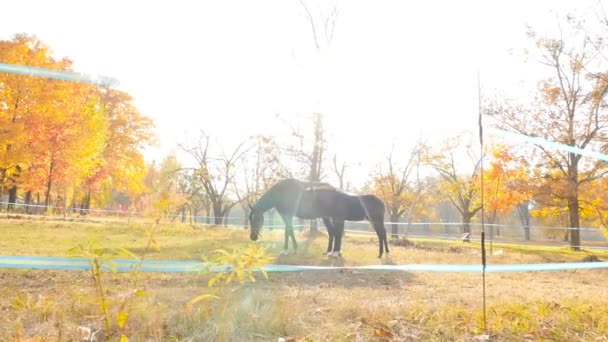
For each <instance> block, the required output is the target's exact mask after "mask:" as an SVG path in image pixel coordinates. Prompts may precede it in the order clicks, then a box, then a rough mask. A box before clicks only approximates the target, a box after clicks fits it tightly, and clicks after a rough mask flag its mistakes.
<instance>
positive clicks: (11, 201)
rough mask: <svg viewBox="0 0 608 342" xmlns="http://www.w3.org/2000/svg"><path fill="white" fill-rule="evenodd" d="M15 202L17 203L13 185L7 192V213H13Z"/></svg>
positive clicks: (15, 188) (15, 189) (15, 187)
mask: <svg viewBox="0 0 608 342" xmlns="http://www.w3.org/2000/svg"><path fill="white" fill-rule="evenodd" d="M16 202H17V186H16V185H13V187H12V188H10V189H9V190H8V206H7V208H6V209H7V211H14V210H15V203H16Z"/></svg>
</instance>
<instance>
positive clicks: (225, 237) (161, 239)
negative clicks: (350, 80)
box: [0, 219, 608, 341]
mask: <svg viewBox="0 0 608 342" xmlns="http://www.w3.org/2000/svg"><path fill="white" fill-rule="evenodd" d="M151 227H152V224H151V223H150V224H141V223H140V224H132V225H129V224H126V223H93V222H89V223H83V222H62V221H39V220H16V219H15V220H12V219H1V220H0V232H1V233H0V234H1V236H2V238H1V239H0V254H2V255H46V256H69V255H70V253H69V252H68V250H69V249H70V248H71V247H74V246H75V245H77V244H79V243H85V242H87V241H89V240H97V241H98V242H99V243H100V244H101V245H103V246H105V247H125V248H128V249H129V250H130V251H132V252H133V253H135V254H138V253H142V252H143V251H144V250H145V246H146V244H147V241H148V240H147V238H146V230H148V229H150V228H151ZM263 234H264V235H263V237H262V240H261V241H260V242H259V243H260V244H263V245H264V246H266V247H268V249H269V251H270V253H271V255H273V256H275V258H274V260H273V261H272V263H273V264H300V265H347V266H348V265H372V264H379V263H381V262H384V263H386V262H389V263H393V264H410V263H413V264H420V263H442V264H475V263H479V259H480V256H479V251H478V250H479V245H478V244H475V243H471V244H463V243H462V242H446V241H433V240H414V242H415V245H414V246H409V247H402V246H397V245H396V243H393V244H391V258H390V260H388V261H386V260H383V261H380V260H378V259H377V258H376V257H375V256H376V253H377V243H376V242H375V239H374V237H373V236H372V235H369V236H368V235H355V234H348V233H347V236H346V238H345V241H344V243H343V249H344V251H343V254H344V258H343V259H342V260H336V259H329V258H327V257H324V256H322V255H321V253H322V252H323V251H324V249H325V247H326V243H327V238H326V235H325V234H320V235H318V236H310V235H309V234H307V233H302V232H300V233H298V234H297V238H298V242H299V247H300V248H299V250H298V253H297V254H295V255H289V256H286V257H279V256H278V253H279V251H280V250H281V249H282V241H283V235H282V231H280V230H275V231H268V230H264V232H263ZM155 240H156V241H157V242H158V244H159V245H160V250H159V251H154V252H152V253H150V254H149V255H147V256H146V258H147V259H155V260H199V259H200V257H201V256H203V255H208V256H209V255H211V254H212V252H213V251H214V250H216V249H218V248H222V249H225V250H232V249H235V248H242V247H245V246H247V245H248V244H249V243H250V241H249V237H248V231H246V230H244V229H242V228H234V229H225V228H217V227H210V228H205V229H196V230H195V229H193V228H191V227H188V226H179V225H161V226H159V227H158V228H157V231H156V233H155ZM494 250H495V251H496V250H502V252H503V253H502V255H496V256H490V257H489V262H490V263H501V264H503V263H540V262H542V263H544V262H565V261H581V260H582V259H583V258H585V257H587V256H589V255H594V256H596V257H598V258H599V259H601V260H608V253H606V252H601V251H583V252H572V251H570V250H568V249H566V248H556V247H537V246H506V245H497V244H495V245H494ZM136 276H137V277H139V279H138V282H139V283H140V284H141V286H143V287H144V288H145V290H146V291H147V296H145V297H143V298H141V300H138V301H137V302H136V303H135V304H134V305H133V307H132V308H131V311H130V315H129V320H128V323H127V326H126V331H127V332H128V335H129V337H130V339H131V340H133V341H138V340H140V341H171V340H173V341H277V340H278V339H279V338H284V339H285V340H286V341H290V340H291V341H389V340H392V341H417V340H421V341H469V340H476V339H478V338H479V335H481V334H483V333H484V331H483V330H482V321H483V316H482V299H481V293H482V287H481V276H480V275H477V274H462V273H430V272H413V273H409V272H385V271H363V270H340V271H337V270H336V271H322V272H317V271H315V272H295V273H284V274H281V273H271V274H269V279H264V278H258V281H256V282H255V283H246V284H245V285H239V284H230V285H218V286H215V287H214V288H211V289H210V288H208V287H207V281H208V279H209V276H208V275H205V274H201V275H199V274H160V273H154V274H139V275H136ZM130 277H134V275H131V274H129V273H120V274H111V273H108V274H106V275H105V278H104V279H105V282H106V283H107V291H108V296H113V297H116V298H120V297H121V296H123V295H126V293H128V291H129V286H130V285H129V284H131V282H132V279H131V278H130ZM606 279H608V270H590V271H580V270H579V271H553V272H528V273H500V274H488V275H487V323H488V329H489V331H488V332H489V333H490V335H491V339H492V340H496V341H522V340H531V341H535V340H545V341H562V340H568V341H608V338H607V337H606V336H608V318H607V317H608V284H607V283H606ZM94 285H95V284H94V282H93V281H92V279H91V277H90V275H89V274H88V273H87V272H79V271H41V270H7V269H0V310H1V313H0V340H2V341H18V340H22V341H26V340H28V341H75V340H80V335H79V334H80V332H79V328H80V329H82V328H87V329H91V330H92V331H96V330H97V329H99V328H102V326H103V325H102V322H101V319H100V312H99V305H97V304H96V303H95V301H94V298H95V288H94ZM204 293H213V294H215V295H217V296H218V297H219V298H218V299H211V300H206V301H203V302H201V303H199V305H197V306H195V307H194V308H193V309H188V308H187V307H186V306H185V304H186V303H187V302H188V301H189V300H191V299H192V298H194V297H196V296H198V295H200V294H204ZM98 340H99V341H101V340H103V339H98Z"/></svg>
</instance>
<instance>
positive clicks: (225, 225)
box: [222, 208, 232, 227]
mask: <svg viewBox="0 0 608 342" xmlns="http://www.w3.org/2000/svg"><path fill="white" fill-rule="evenodd" d="M231 210H232V208H229V209H226V211H225V212H224V214H223V215H222V218H223V221H224V227H228V225H229V223H230V222H229V221H230V218H229V216H230V211H231Z"/></svg>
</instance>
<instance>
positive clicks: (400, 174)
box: [367, 142, 425, 237]
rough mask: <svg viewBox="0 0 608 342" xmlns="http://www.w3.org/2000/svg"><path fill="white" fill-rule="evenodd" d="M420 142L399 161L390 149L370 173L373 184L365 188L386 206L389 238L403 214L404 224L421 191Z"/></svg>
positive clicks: (421, 147) (421, 145) (397, 230)
mask: <svg viewBox="0 0 608 342" xmlns="http://www.w3.org/2000/svg"><path fill="white" fill-rule="evenodd" d="M423 148H424V146H423V144H422V143H421V142H418V143H416V145H414V146H413V147H412V148H411V149H410V151H409V153H408V154H407V156H404V157H402V158H403V162H401V161H399V160H396V159H401V158H399V157H398V156H396V155H395V150H394V146H393V148H392V149H391V152H390V153H389V155H388V156H387V157H386V160H385V162H384V163H383V164H381V165H379V166H378V168H377V170H376V171H375V172H374V174H373V181H372V183H371V184H369V185H368V186H367V188H368V191H372V192H373V193H375V194H376V195H377V196H379V197H380V198H381V199H382V200H383V201H384V203H386V210H387V211H388V214H389V217H390V220H391V233H392V235H393V237H398V235H399V224H398V222H399V220H400V219H401V217H402V216H403V215H406V216H407V218H408V222H409V221H410V218H411V213H412V209H413V208H414V206H415V205H416V203H417V202H418V201H419V199H420V197H421V195H422V194H423V192H424V191H425V186H424V184H423V182H422V181H421V179H420V175H419V172H418V170H419V167H420V164H421V157H422V151H423Z"/></svg>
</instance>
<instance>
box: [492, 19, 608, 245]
mask: <svg viewBox="0 0 608 342" xmlns="http://www.w3.org/2000/svg"><path fill="white" fill-rule="evenodd" d="M573 20H574V19H573V18H572V17H568V18H567V19H566V24H567V25H566V26H567V27H568V31H567V32H563V30H562V29H561V28H560V32H559V33H558V35H559V37H558V38H549V37H540V36H538V35H537V34H536V33H535V32H532V31H531V32H530V34H529V37H530V39H531V40H532V41H533V42H534V44H535V46H536V47H537V51H538V53H539V55H540V58H541V64H542V65H544V66H545V67H547V68H549V70H550V71H551V72H552V73H553V76H552V77H549V78H547V79H545V80H543V81H541V82H540V84H539V89H538V95H537V97H536V98H535V101H534V102H533V103H531V104H529V105H523V106H515V105H506V106H489V108H488V114H489V115H491V116H492V117H494V118H495V119H497V122H498V125H499V126H500V127H501V128H503V129H507V130H511V131H515V132H518V133H521V134H524V135H527V136H532V137H536V138H539V139H540V140H543V141H548V142H555V143H558V144H562V145H567V146H570V147H573V148H575V149H579V150H583V151H607V150H608V111H607V110H606V94H607V93H608V77H606V75H608V74H607V73H606V72H605V71H603V70H602V69H601V66H598V62H600V61H599V60H598V58H597V57H598V53H597V52H598V49H599V50H603V49H604V48H605V47H604V46H603V45H601V44H602V43H601V42H597V44H595V45H593V44H590V43H591V40H590V38H589V36H588V35H587V34H586V32H585V31H584V30H582V29H580V28H579V27H578V23H576V22H574V21H573ZM563 37H568V40H566V39H565V38H563ZM536 148H537V149H539V150H540V151H541V152H542V154H541V155H540V156H541V157H540V158H539V159H538V160H537V161H536V162H537V165H535V167H536V168H538V169H539V170H542V172H543V174H542V177H543V178H544V179H545V180H546V181H547V182H548V183H551V184H547V186H548V188H550V189H551V190H552V193H551V195H552V196H554V197H555V198H558V199H560V201H558V202H556V203H555V204H556V205H564V206H565V209H566V210H567V212H568V214H569V227H570V228H571V239H570V244H571V247H572V249H574V250H579V249H580V242H581V241H580V231H579V227H580V211H581V210H584V206H585V203H584V202H581V193H582V190H583V188H584V187H586V186H588V185H589V184H590V183H592V182H593V181H594V180H596V179H599V178H601V177H603V176H604V175H606V174H607V173H608V163H607V162H606V161H603V160H597V159H592V158H583V156H582V155H581V154H580V153H577V151H575V150H565V149H562V148H553V147H548V145H546V144H543V143H539V144H537V145H536Z"/></svg>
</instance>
